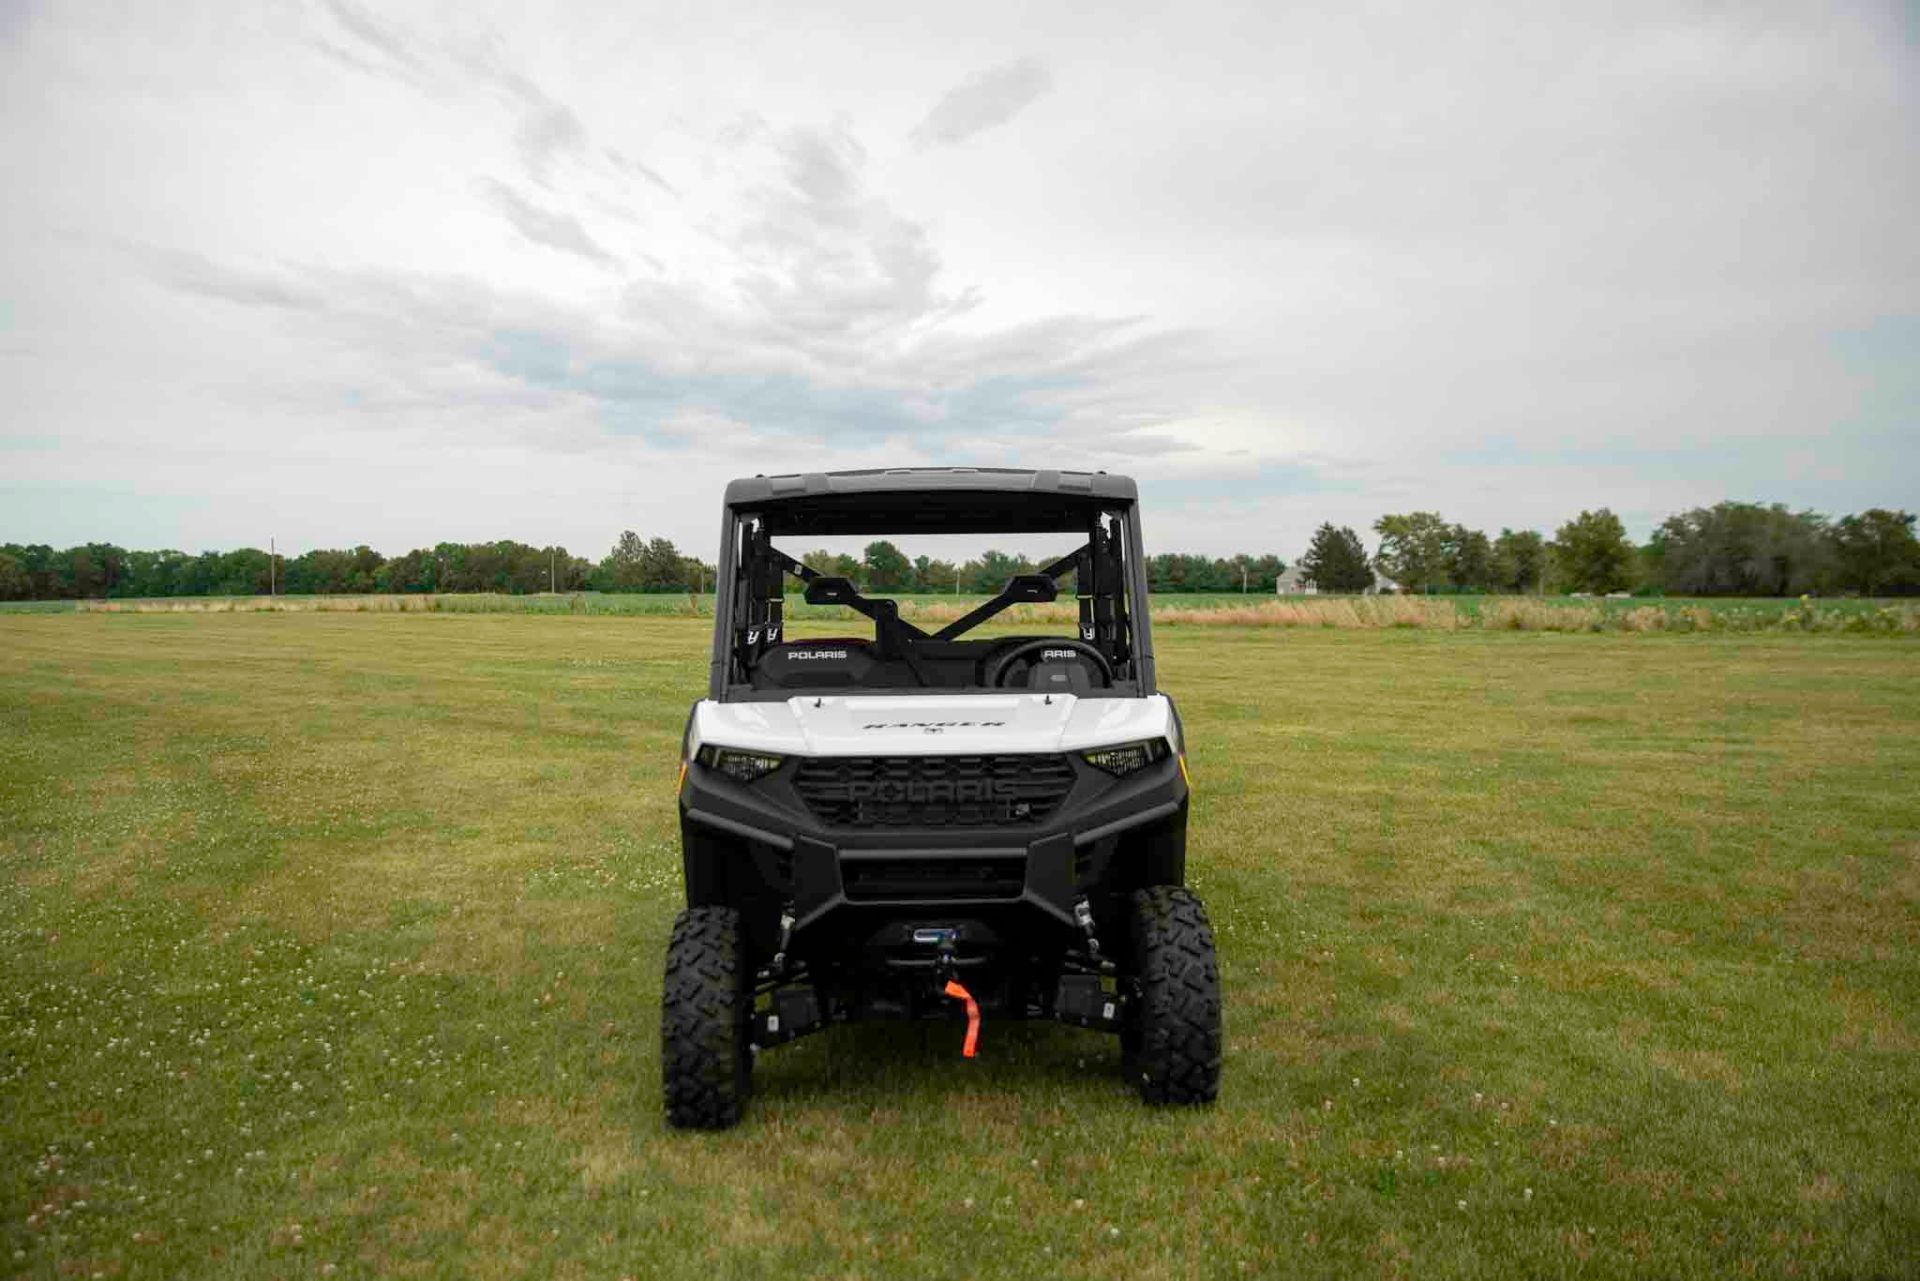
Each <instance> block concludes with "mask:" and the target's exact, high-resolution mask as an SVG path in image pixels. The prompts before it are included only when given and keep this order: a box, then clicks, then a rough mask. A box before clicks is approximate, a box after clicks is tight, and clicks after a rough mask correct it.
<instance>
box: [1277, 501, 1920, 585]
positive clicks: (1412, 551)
mask: <svg viewBox="0 0 1920 1281" xmlns="http://www.w3.org/2000/svg"><path fill="white" fill-rule="evenodd" d="M1373 531H1374V533H1375V534H1377V535H1378V536H1379V539H1380V543H1379V548H1378V550H1377V551H1376V552H1374V553H1373V555H1371V556H1369V555H1368V554H1367V551H1366V547H1365V544H1363V543H1362V542H1361V540H1360V536H1359V535H1358V534H1356V533H1354V531H1353V530H1352V529H1351V528H1346V527H1341V528H1335V527H1334V526H1333V525H1331V524H1323V525H1321V526H1320V528H1319V529H1318V530H1316V531H1315V532H1314V536H1313V541H1312V543H1311V544H1310V545H1309V547H1308V549H1307V553H1306V555H1305V556H1303V557H1301V562H1300V568H1301V571H1302V573H1303V574H1304V575H1305V576H1306V577H1308V578H1311V579H1312V580H1313V581H1314V583H1315V584H1316V585H1317V586H1318V587H1319V588H1320V590H1322V591H1332V592H1356V591H1364V590H1367V589H1368V588H1369V587H1370V586H1371V585H1372V584H1373V581H1374V577H1373V576H1374V571H1375V570H1378V571H1379V572H1380V573H1381V574H1384V575H1385V576H1386V577H1387V578H1389V579H1391V580H1392V581H1393V582H1394V584H1395V585H1396V586H1397V587H1398V588H1399V590H1401V591H1407V592H1419V593H1426V592H1462V593H1484V592H1517V593H1532V592H1554V593H1563V592H1588V593H1592V594H1594V595H1604V594H1607V593H1611V592H1635V593H1640V594H1645V595H1656V594H1657V595H1672V596H1800V595H1806V594H1808V593H1815V594H1828V595H1831V594H1835V593H1850V594H1858V595H1862V596H1888V595H1908V594H1912V593H1915V592H1920V540H1916V538H1915V536H1914V516H1913V514H1912V513H1909V512H1905V511H1888V510H1887V509H1885V508H1878V507H1876V508H1871V509H1869V510H1867V511H1864V512H1859V513H1856V514H1853V515H1848V516H1842V517H1839V518H1838V519H1830V518H1828V517H1826V516H1823V515H1821V514H1820V513H1818V512H1812V511H1798V512H1796V511H1790V510H1788V509H1787V508H1786V507H1785V506H1783V505H1781V504H1779V503H1772V504H1761V503H1736V502H1724V503H1717V504H1715V505H1714V506H1712V507H1696V508H1693V509H1691V510H1689V511H1684V512H1681V513H1679V514H1678V515H1674V516H1669V517H1668V518H1667V519H1666V520H1664V521H1662V522H1661V523H1660V526H1659V528H1657V529H1655V530H1654V532H1653V536H1652V537H1651V538H1649V539H1648V540H1647V541H1646V542H1645V543H1642V544H1636V543H1634V542H1633V541H1632V540H1631V539H1630V538H1628V537H1627V530H1626V526H1625V525H1623V524H1622V523H1621V521H1620V518H1619V517H1618V516H1616V515H1614V513H1613V512H1612V511H1610V510H1608V509H1607V508H1604V507H1602V508H1600V509H1599V510H1598V511H1583V512H1581V513H1580V514H1579V515H1578V516H1576V517H1574V518H1573V519H1572V520H1569V521H1567V522H1566V523H1565V524H1563V525H1561V526H1560V528H1559V529H1558V530H1556V531H1555V532H1554V536H1553V537H1552V538H1551V539H1548V538H1547V537H1546V536H1545V535H1543V534H1541V533H1539V532H1538V531H1535V530H1513V529H1502V530H1501V531H1500V532H1499V534H1497V535H1495V536H1493V537H1488V535H1487V534H1486V533H1485V532H1484V531H1482V530H1477V529H1468V528H1467V527H1466V526H1464V525H1459V524H1454V523H1450V522H1448V521H1447V520H1446V519H1445V518H1444V517H1442V516H1441V515H1440V513H1438V512H1401V513H1392V514H1389V515H1386V516H1382V517H1381V518H1380V519H1379V520H1377V521H1375V522H1374V524H1373Z"/></svg>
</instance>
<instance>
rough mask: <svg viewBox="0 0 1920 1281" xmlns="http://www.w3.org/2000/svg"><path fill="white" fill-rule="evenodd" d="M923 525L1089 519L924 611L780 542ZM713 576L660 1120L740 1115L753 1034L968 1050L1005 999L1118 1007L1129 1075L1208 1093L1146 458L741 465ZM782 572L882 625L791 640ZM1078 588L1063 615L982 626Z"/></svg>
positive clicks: (1012, 1008)
mask: <svg viewBox="0 0 1920 1281" xmlns="http://www.w3.org/2000/svg"><path fill="white" fill-rule="evenodd" d="M930 534H959V535H967V536H972V537H974V538H978V539H982V540H984V538H986V537H987V536H1002V535H1023V534H1025V535H1038V534H1046V535H1051V536H1053V540H1054V541H1055V542H1059V541H1061V539H1060V538H1059V536H1060V535H1068V536H1070V541H1072V542H1079V543H1080V545H1079V546H1078V548H1077V549H1075V550H1073V551H1070V552H1068V553H1067V554H1066V555H1064V556H1061V557H1060V558H1059V559H1057V560H1055V561H1053V562H1052V563H1051V564H1048V565H1047V566H1046V567H1045V568H1043V569H1041V570H1040V571H1039V572H1037V573H1029V574H1015V575H1014V576H1012V577H1011V578H1009V579H1008V580H1007V583H1006V585H1005V586H1004V587H1003V588H1002V589H1001V590H1000V592H999V593H998V594H997V595H995V596H993V597H992V598H991V599H988V600H985V601H983V602H981V603H980V604H979V605H978V606H977V607H975V608H973V609H972V610H970V611H969V612H967V613H965V614H963V615H962V616H960V617H958V618H956V619H954V620H953V621H952V622H949V623H946V624H945V625H944V626H940V627H932V626H931V625H929V626H928V627H922V626H917V625H915V624H914V623H912V622H909V621H908V620H907V619H905V618H903V617H902V616H901V612H900V609H899V606H898V604H897V603H896V602H895V601H893V600H890V599H886V598H884V597H881V596H867V595H864V594H862V593H861V592H860V591H859V590H858V589H856V587H855V586H854V585H853V584H852V583H851V582H849V581H848V580H847V579H845V578H841V577H832V576H829V575H827V574H823V573H821V572H820V570H819V568H818V567H816V566H810V565H806V564H803V563H802V562H801V561H799V560H797V559H795V558H794V556H793V555H791V554H790V553H789V551H788V550H782V548H781V547H780V546H777V545H776V544H785V545H786V546H787V547H788V548H789V549H791V548H797V547H805V546H813V545H816V544H815V543H813V542H812V541H811V540H815V539H819V538H830V537H834V536H849V535H851V536H861V537H865V536H872V537H884V536H892V537H904V538H907V539H909V540H910V539H912V538H913V537H915V536H917V535H930ZM1081 540H1084V541H1081ZM796 580H797V581H796ZM718 582H719V591H718V596H717V604H716V606H715V611H714V613H715V620H714V640H713V664H712V673H711V680H710V684H709V688H708V691H707V697H706V698H704V699H702V700H700V701H699V702H698V703H696V704H695V705H694V707H693V711H692V714H691V715H690V716H689V717H688V720H687V729H686V737H685V742H684V745H683V761H682V765H681V772H680V785H679V801H680V833H681V847H682V859H683V861H684V864H685V872H686V893H687V909H686V911H684V912H682V913H681V914H680V916H679V918H678V920H676V921H675V923H674V927H673V935H672V940H671V942H670V943H669V945H668V949H667V969H666V986H665V992H664V996H663V1000H662V1019H661V1042H662V1045H661V1064H662V1075H663V1078H664V1080H663V1085H664V1096H665V1104H666V1112H667V1119H668V1121H669V1122H670V1123H671V1124H673V1125H675V1126H683V1127H701V1128H721V1127H725V1126H729V1125H732V1124H734V1123H735V1122H736V1121H738V1120H739V1118H740V1114H741V1108H742V1106H743V1105H744V1104H745V1102H746V1099H747V1094H748V1088H749V1084H750V1080H751V1074H752V1066H753V1059H754V1056H755V1054H757V1053H758V1052H760V1051H761V1050H764V1049H767V1048H769V1047H771V1046H775V1045H779V1044H782V1043H784V1042H787V1041H792V1040H794V1039H796V1038H798V1037H801V1036H805V1035H807V1034H808V1033H810V1032H816V1031H819V1030H821V1029H823V1028H825V1027H827V1026H829V1025H830V1024H832V1023H835V1022H842V1021H847V1020H854V1019H879V1018H909V1019H912V1018H942V1019H953V1020H955V1021H956V1022H957V1021H958V1020H960V1019H963V1018H964V1019H965V1021H966V1031H965V1033H964V1040H963V1043H962V1044H963V1053H964V1054H966V1055H967V1056H968V1057H972V1056H973V1054H974V1052H975V1048H976V1045H977V1043H978V1040H979V1038H980V1033H981V1028H982V1025H983V1022H984V1023H985V1024H988V1025H990V1024H991V1023H992V1022H993V1021H994V1020H996V1019H1002V1018H1017V1019H1033V1018H1046V1019H1057V1020H1059V1021H1061V1022H1064V1023H1068V1024H1072V1025H1074V1026H1076V1027H1081V1028H1090V1029H1093V1030H1095V1031H1101V1032H1108V1033H1115V1034H1117V1035H1118V1036H1119V1038H1120V1043H1121V1047H1122V1059H1123V1063H1124V1064H1125V1071H1126V1073H1127V1076H1128V1078H1129V1079H1130V1080H1131V1081H1132V1083H1133V1084H1134V1085H1135V1087H1136V1088H1137V1089H1138V1090H1139V1092H1140V1096H1141V1097H1142V1098H1143V1099H1145V1100H1147V1101H1148V1102H1150V1103H1204V1102H1208V1101H1210V1100H1212V1099H1213V1098H1214V1096H1215V1095H1216V1094H1217V1093H1218V1091H1219V1084H1220V978H1219V971H1218V967H1217V965H1216V963H1215V959H1214V944H1213V933H1212V930H1211V927H1210V926H1209V925H1208V922H1207V915H1206V911H1205V909H1204V908H1203V907H1202V906H1201V904H1200V900H1199V899H1198V898H1196V897H1195V896H1194V894H1193V893H1192V892H1191V891H1189V890H1187V889H1186V888H1184V884H1183V882H1184V879H1185V873H1186V850H1187V799H1188V780H1187V766H1186V758H1185V754H1184V751H1185V748H1184V744H1183V742H1182V740H1181V728H1180V718H1179V715H1178V714H1177V713H1176V712H1175V710H1174V705H1173V701H1172V700H1171V699H1170V698H1168V697H1167V696H1166V695H1165V694H1162V693H1160V692H1159V691H1158V690H1157V689H1156V688H1155V685H1154V668H1153V643H1152V637H1151V633H1150V631H1149V626H1148V616H1147V578H1146V566H1145V561H1144V558H1143V556H1142V553H1141V539H1140V518H1139V511H1138V495H1137V491H1136V490H1135V488H1134V484H1133V482H1132V481H1131V480H1128V479H1126V478H1125V477H1121V476H1109V475H1106V474H1104V473H1098V472H1096V473H1087V472H1049V471H1012V470H999V469H973V468H952V469H917V470H898V471H857V472H836V473H825V474H811V475H796V476H756V477H754V478H752V479H750V480H736V481H734V482H733V483H732V484H730V485H728V486H727V492H726V510H725V512H724V514H723V518H722V525H721V535H720V559H719V580H718ZM790 583H791V584H792V585H793V586H796V587H799V588H801V589H802V590H803V591H804V596H805V599H806V601H807V602H808V603H809V604H814V605H840V606H844V607H845V608H846V609H847V610H850V611H852V612H853V613H854V614H855V615H858V616H860V617H862V618H864V619H866V620H868V621H869V622H870V623H871V624H872V635H871V636H862V637H859V638H834V639H818V638H816V639H806V640H796V639H793V638H792V637H790V636H789V635H788V632H787V626H786V620H785V619H784V617H783V610H784V607H785V603H786V592H787V589H788V587H789V584H790ZM1069 584H1070V586H1069ZM1069 590H1070V592H1071V598H1072V599H1074V600H1075V601H1076V602H1077V626H1075V625H1071V624H1069V625H1067V626H1061V627H1057V628H1056V630H1058V631H1061V632H1064V633H1067V634H1063V635H1044V634H1041V635H1026V634H1023V635H1012V636H1009V635H993V636H979V635H976V634H975V631H976V629H977V628H979V627H981V625H983V624H986V623H988V622H990V621H991V620H992V619H994V618H995V617H996V616H997V615H999V614H1001V613H1002V612H1003V611H1005V610H1007V609H1009V608H1010V607H1012V606H1014V605H1017V604H1022V603H1045V602H1051V601H1054V600H1057V599H1062V598H1064V597H1066V596H1067V594H1068V592H1069Z"/></svg>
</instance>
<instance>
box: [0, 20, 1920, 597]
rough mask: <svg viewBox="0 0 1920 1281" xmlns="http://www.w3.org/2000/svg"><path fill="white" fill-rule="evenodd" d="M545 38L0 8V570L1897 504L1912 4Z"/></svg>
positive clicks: (1911, 148) (1291, 539)
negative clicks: (851, 518)
mask: <svg viewBox="0 0 1920 1281" xmlns="http://www.w3.org/2000/svg"><path fill="white" fill-rule="evenodd" d="M527 8H528V6H525V5H520V4H502V5H497V6H496V5H490V4H486V3H473V2H471V0H462V2H461V3H447V4H440V5H432V6H428V5H402V4H379V5H374V4H372V3H366V4H361V3H355V2H353V0H316V2H315V3H311V4H301V3H280V2H273V3H254V2H249V3H239V2H237V0H236V2H234V3H230V4H225V5H215V6H200V5H195V4H190V3H180V2H177V0H169V3H166V4H147V5H113V6H106V5H92V4H87V3H79V2H75V0H60V2H59V3H52V2H48V3H31V2H29V3H25V4H23V3H21V0H0V175H4V178H0V181H3V182H4V190H5V194H4V196H0V541H45V542H53V543H56V544H65V543H69V542H77V541H82V540H88V539H105V540H110V541H114V542H119V543H121V544H123V545H131V546H145V547H158V546H173V547H180V548H183V549H186V550H198V549H202V548H206V547H225V546H233V545H239V544H253V545H264V544H265V543H266V541H267V539H268V538H269V537H270V536H273V537H277V538H278V540H279V544H280V546H281V547H282V548H283V549H284V548H289V547H292V548H302V547H307V546H315V545H322V546H338V545H343V544H350V543H354V542H359V541H366V542H370V543H372V544H373V545H374V546H376V547H379V548H381V549H383V550H386V551H389V552H397V551H401V550H404V549H406V548H407V547H410V546H415V545H420V544H427V543H432V542H435V541H439V540H442V539H452V540H468V539H480V538H496V537H512V538H519V539H523V540H525V541H528V542H533V543H548V542H556V541H557V542H561V543H564V544H566V545H567V546H568V547H570V548H572V549H573V550H574V551H576V552H580V553H588V554H592V555H595V556H597V555H599V554H601V553H602V552H603V551H604V550H605V548H606V546H607V545H608V544H610V543H611V542H612V540H613V539H614V537H615V536H616V535H617V533H618V532H619V531H620V530H621V529H623V528H633V529H637V530H640V531H641V532H643V533H645V534H648V535H653V534H664V535H667V536H669V537H672V538H674V539H675V540H676V541H679V542H680V543H682V544H683V545H684V546H687V547H689V548H690V549H694V550H698V551H700V552H702V553H703V554H708V555H710V554H711V551H712V549H711V548H710V547H709V546H708V544H709V543H711V542H712V541H713V536H714V533H715V530H716V528H717V502H718V498H719V490H720V486H721V484H722V483H723V482H724V481H725V480H726V479H727V478H728V477H730V476H733V475H740V474H751V473H754V472H776V471H795V470H817V469H830V468H841V467H861V466H898V465H912V464H919V463H932V464H950V463H972V464H981V465H1018V466H1044V467H1104V468H1107V469H1109V470H1116V471H1125V472H1129V473H1131V474H1133V475H1135V476H1137V477H1139V478H1140V479H1141V481H1142V485H1143V489H1144V491H1145V493H1146V496H1147V499H1148V501H1149V503H1150V507H1149V511H1148V517H1147V534H1148V539H1149V543H1150V545H1151V546H1153V547H1156V548H1158V549H1160V550H1175V549H1179V550H1195V551H1209V552H1227V551H1236V550H1252V551H1273V552H1277V553H1279V554H1281V555H1283V556H1286V557H1287V558H1289V559H1291V558H1293V557H1294V556H1296V555H1297V554H1298V553H1299V551H1300V550H1301V548H1302V546H1303V544H1304V542H1305V539H1306V537H1307V535H1308V533H1309V532H1310V531H1311V530H1312V528H1313V527H1314V526H1315V525H1317V524H1318V523H1319V522H1320V521H1322V520H1327V519H1331V520H1334V521H1336V522H1338V523H1350V524H1352V525H1354V526H1356V527H1359V528H1362V529H1364V528H1365V527H1366V526H1367V525H1369V524H1370V523H1371V522H1372V520H1373V519H1374V518H1375V517H1376V516H1377V515H1379V514H1380V513H1381V512H1383V511H1400V510H1409V509H1415V508H1421V509H1438V510H1440V511H1441V512H1443V513H1445V514H1446V515H1447V516H1449V517H1450V518H1453V519H1457V520H1463V521H1465V522H1467V523H1469V524H1472V525H1476V526H1480V527H1485V528H1487V529H1489V530H1497V529H1498V528H1499V527H1501V526H1503V525H1512V526H1516V527H1537V528H1544V529H1548V530H1551V529H1552V527H1553V526H1554V525H1556V524H1558V523H1559V522H1560V521H1562V520H1564V519H1566V518H1567V517H1569V516H1571V515H1573V514H1574V513H1576V512H1577V511H1579V510H1580V509H1581V508H1584V507H1597V506H1602V505H1605V506H1610V507H1612V508H1613V509H1614V510H1616V511H1617V512H1619V513H1620V514H1621V515H1622V516H1623V517H1624V518H1625V519H1626V520H1627V522H1628V525H1629V527H1630V528H1631V529H1632V530H1633V531H1634V532H1635V533H1636V534H1644V533H1645V532H1646V531H1647V530H1648V529H1649V528H1650V527H1651V525H1652V524H1654V523H1655V522H1657V521H1658V520H1659V519H1660V518H1661V517H1662V516H1664V515H1666V514H1668V513H1670V512H1672V511H1674V510H1677V509H1680V508H1682V507H1686V506H1691V505H1694V504H1699V503H1711V502H1715V501H1718V500H1720V499H1722V498H1749V499H1762V500H1769V501H1776V500H1777V501H1781V502H1786V503H1789V504H1791V505H1793V506H1796V507H1800V506H1810V507H1813V508H1816V509H1820V510H1824V511H1829V512H1836V511H1850V510H1856V509H1860V508H1864V507H1868V506H1875V505H1880V506H1896V507H1906V508H1908V509H1914V508H1916V507H1920V233H1916V225H1917V224H1920V218H1917V217H1916V210H1920V163H1917V162H1920V141H1917V140H1920V9H1916V8H1915V7H1913V6H1912V5H1907V6H1905V7H1902V6H1900V5H1897V4H1887V5H1881V6H1870V5H1861V6H1857V7H1856V6H1845V5H1836V6H1832V7H1825V8H1823V7H1821V6H1819V5H1815V4H1806V3H1800V4H1790V5H1783V6H1773V5H1767V4H1760V3H1740V4H1718V3H1716V4H1712V5H1702V6H1698V7H1693V6H1689V5H1687V4H1684V3H1675V2H1673V0H1663V2H1661V3H1653V4H1647V5H1644V6H1630V5H1619V4H1594V5H1591V6H1587V7H1585V8H1584V10H1582V9H1580V8H1578V7H1573V6H1560V5H1529V4H1513V3H1503V4H1498V5H1487V6H1479V7H1477V6H1475V5H1473V4H1471V3H1460V4H1449V5H1424V6H1419V5H1416V6H1409V7H1408V9H1407V10H1406V11H1399V10H1397V9H1394V8H1389V7H1380V8H1377V9H1376V8H1373V7H1370V6H1365V5H1356V4H1353V3H1338V4H1327V5H1325V6H1323V7H1318V8H1316V7H1312V6H1307V5H1281V4H1255V5H1247V6H1244V7H1225V6H1207V5H1199V4H1192V3H1187V4H1178V5H1175V4H1167V5H1140V4H1127V3H1124V2H1121V3H1108V4H1102V5H1098V6H1068V5H1031V4H1024V3H1022V4H1012V5H1005V6H997V5H993V4H984V3H973V4H968V5H964V6H940V7H938V9H937V10H936V7H935V6H929V5H919V4H911V3H908V4H901V3H899V0H889V2H888V3H876V4H872V5H834V6H827V5H794V4H784V3H783V4H767V5H764V6H751V5H736V6H728V5H716V4H707V3H702V4H688V5H674V6H650V5H633V4H613V3H608V4H603V5H599V6H593V5H588V4H579V5H573V6H568V7H566V8H564V9H562V10H561V11H560V12H559V13H558V14H556V15H547V16H540V17H534V16H529V15H528V14H527V13H526V12H525V10H526V9H527ZM1369 541H1371V539H1370V540H1369Z"/></svg>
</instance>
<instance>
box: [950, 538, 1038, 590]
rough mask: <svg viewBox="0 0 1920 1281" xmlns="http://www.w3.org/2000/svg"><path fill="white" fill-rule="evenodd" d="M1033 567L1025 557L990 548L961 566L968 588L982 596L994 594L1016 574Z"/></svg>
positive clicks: (962, 575)
mask: <svg viewBox="0 0 1920 1281" xmlns="http://www.w3.org/2000/svg"><path fill="white" fill-rule="evenodd" d="M1032 568H1033V562H1032V561H1029V560H1027V559H1026V558H1025V557H1020V556H1009V555H1008V554H1007V553H1006V552H1003V551H995V550H992V549H988V550H987V551H985V552H983V553H981V556H980V559H979V560H970V561H968V562H967V563H966V564H965V565H964V566H962V567H961V570H960V573H961V577H962V578H963V579H964V580H965V582H966V586H967V590H968V591H970V592H973V593H975V594H977V595H980V596H992V595H995V594H997V593H998V592H999V591H1000V589H1001V588H1003V587H1005V586H1006V585H1007V580H1008V579H1009V578H1012V577H1013V576H1014V575H1015V574H1024V573H1027V572H1028V571H1030V570H1031V569H1032Z"/></svg>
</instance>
